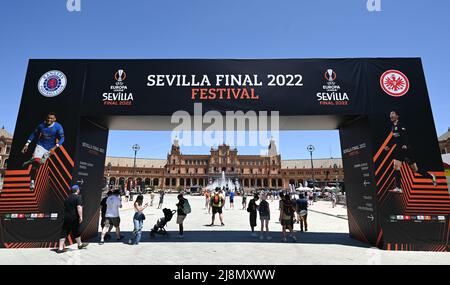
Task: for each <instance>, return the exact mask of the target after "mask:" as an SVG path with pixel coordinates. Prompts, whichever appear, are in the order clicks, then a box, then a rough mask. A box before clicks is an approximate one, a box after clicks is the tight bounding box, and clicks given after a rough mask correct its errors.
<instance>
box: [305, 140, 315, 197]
mask: <svg viewBox="0 0 450 285" xmlns="http://www.w3.org/2000/svg"><path fill="white" fill-rule="evenodd" d="M306 149H307V150H308V151H309V155H310V156H311V169H312V185H313V192H314V191H315V190H316V189H315V180H314V163H313V159H312V153H313V151H314V150H315V148H314V146H313V145H312V144H310V145H308V147H306Z"/></svg>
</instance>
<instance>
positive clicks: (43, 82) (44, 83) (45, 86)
mask: <svg viewBox="0 0 450 285" xmlns="http://www.w3.org/2000/svg"><path fill="white" fill-rule="evenodd" d="M66 85H67V77H66V75H65V74H64V73H62V72H61V71H59V70H52V71H49V72H46V73H45V74H44V75H42V76H41V78H40V79H39V83H38V89H39V93H41V94H42V95H43V96H45V97H56V96H58V95H59V94H61V93H62V92H63V91H64V89H65V88H66Z"/></svg>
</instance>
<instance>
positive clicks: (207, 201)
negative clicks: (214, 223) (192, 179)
mask: <svg viewBox="0 0 450 285" xmlns="http://www.w3.org/2000/svg"><path fill="white" fill-rule="evenodd" d="M203 195H204V196H205V209H206V210H208V213H209V202H210V199H211V194H210V193H209V191H208V190H205V192H204V193H203Z"/></svg>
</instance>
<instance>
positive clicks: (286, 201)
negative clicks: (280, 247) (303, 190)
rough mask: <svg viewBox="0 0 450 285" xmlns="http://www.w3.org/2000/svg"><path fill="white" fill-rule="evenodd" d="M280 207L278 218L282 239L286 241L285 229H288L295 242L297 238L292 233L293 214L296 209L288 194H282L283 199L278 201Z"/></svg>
mask: <svg viewBox="0 0 450 285" xmlns="http://www.w3.org/2000/svg"><path fill="white" fill-rule="evenodd" d="M280 208H281V209H280V218H279V220H280V223H281V225H282V227H283V236H282V241H284V242H286V229H288V230H289V231H290V233H291V238H292V240H293V241H294V242H296V241H297V238H296V236H295V235H294V214H295V210H296V209H295V205H294V204H293V203H292V200H291V196H290V195H289V194H285V195H283V199H282V200H281V203H280Z"/></svg>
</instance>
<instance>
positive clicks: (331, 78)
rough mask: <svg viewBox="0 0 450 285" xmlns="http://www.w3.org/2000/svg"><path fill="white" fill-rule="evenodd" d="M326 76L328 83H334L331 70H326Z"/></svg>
mask: <svg viewBox="0 0 450 285" xmlns="http://www.w3.org/2000/svg"><path fill="white" fill-rule="evenodd" d="M327 74H328V81H330V82H332V81H334V78H333V69H328V70H327Z"/></svg>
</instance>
